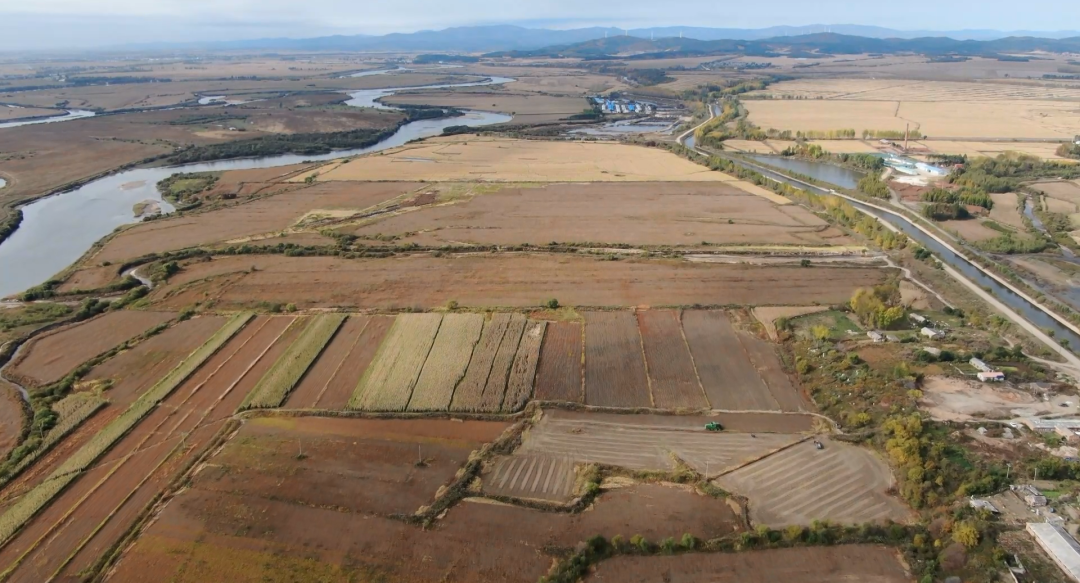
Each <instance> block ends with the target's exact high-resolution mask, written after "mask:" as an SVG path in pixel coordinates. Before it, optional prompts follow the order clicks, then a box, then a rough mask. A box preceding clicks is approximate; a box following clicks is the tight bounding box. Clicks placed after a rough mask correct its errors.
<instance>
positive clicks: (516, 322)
mask: <svg viewBox="0 0 1080 583" xmlns="http://www.w3.org/2000/svg"><path fill="white" fill-rule="evenodd" d="M524 332H525V316H522V315H521V314H510V322H509V323H508V324H507V325H506V332H504V333H503V338H502V342H500V343H499V350H497V351H496V352H495V360H493V361H491V372H490V373H488V378H487V383H485V384H484V395H483V396H482V397H481V398H480V408H479V410H480V411H483V412H485V413H495V412H497V411H499V410H500V409H501V408H502V402H503V398H505V397H506V384H507V383H508V382H509V381H510V367H512V366H513V365H514V356H515V355H517V351H518V346H519V345H520V344H521V335H522V333H524Z"/></svg>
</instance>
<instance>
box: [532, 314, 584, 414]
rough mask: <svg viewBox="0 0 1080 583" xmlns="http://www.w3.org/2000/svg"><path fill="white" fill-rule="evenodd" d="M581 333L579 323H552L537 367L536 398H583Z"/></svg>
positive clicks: (565, 399) (549, 325)
mask: <svg viewBox="0 0 1080 583" xmlns="http://www.w3.org/2000/svg"><path fill="white" fill-rule="evenodd" d="M582 342H583V340H582V335H581V324H580V323H578V322H549V323H548V325H547V333H546V334H545V335H544V343H543V348H542V349H541V350H540V362H539V364H538V365H537V369H536V398H537V399H539V400H542V401H571V402H576V403H581V402H582V401H583V400H584V394H583V389H582V386H583V385H582V382H583V381H582V374H583V370H584V369H583V368H582V360H581V358H582V356H581V346H582Z"/></svg>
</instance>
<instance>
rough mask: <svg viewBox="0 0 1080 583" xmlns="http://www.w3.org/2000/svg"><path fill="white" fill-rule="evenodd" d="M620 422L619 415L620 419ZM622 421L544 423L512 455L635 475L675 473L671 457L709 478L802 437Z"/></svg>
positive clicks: (548, 418) (631, 418) (553, 419)
mask: <svg viewBox="0 0 1080 583" xmlns="http://www.w3.org/2000/svg"><path fill="white" fill-rule="evenodd" d="M620 417H623V416H620ZM625 417H626V418H627V419H626V420H625V421H618V422H615V421H609V420H606V419H607V418H601V419H603V420H601V419H593V418H590V417H583V418H558V417H554V416H552V415H547V414H545V416H544V418H543V419H542V420H541V421H540V423H538V424H537V425H536V426H534V427H533V428H532V429H531V430H530V431H529V433H528V434H526V436H525V439H524V441H523V442H522V444H521V447H520V448H518V450H517V452H516V453H515V455H526V454H528V455H533V454H537V455H539V454H542V455H549V456H556V457H567V458H569V459H572V460H574V461H578V462H585V463H591V462H599V463H605V464H612V465H617V466H622V467H626V468H630V469H635V470H670V469H674V462H673V460H672V457H671V455H672V454H675V455H677V456H678V457H679V458H680V459H682V460H683V461H685V462H686V463H688V464H689V465H690V466H692V467H693V468H694V469H696V470H698V471H700V472H704V471H705V470H706V465H707V466H708V468H707V469H708V471H709V473H710V475H713V474H717V473H720V472H723V471H724V470H725V469H727V468H733V467H736V466H739V465H741V464H743V463H745V462H746V461H750V460H753V459H756V458H759V457H761V456H762V455H764V454H766V453H768V452H770V451H773V450H775V449H778V448H781V447H784V446H786V445H789V444H791V443H794V442H796V441H798V440H800V439H803V438H804V437H805V436H803V435H799V434H789V433H759V434H756V436H755V437H751V434H749V433H734V432H720V433H713V432H708V431H705V429H704V427H697V426H695V427H665V426H657V425H650V424H645V423H642V422H640V421H638V420H637V419H635V416H632V415H628V416H625Z"/></svg>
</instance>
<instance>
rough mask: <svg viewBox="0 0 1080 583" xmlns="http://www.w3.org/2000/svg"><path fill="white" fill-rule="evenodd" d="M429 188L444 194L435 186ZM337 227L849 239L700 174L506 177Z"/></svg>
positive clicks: (678, 240)
mask: <svg viewBox="0 0 1080 583" xmlns="http://www.w3.org/2000/svg"><path fill="white" fill-rule="evenodd" d="M429 190H430V191H432V192H434V193H436V196H439V197H441V196H442V191H441V190H440V187H439V186H437V185H436V186H432V187H430V189H429ZM340 230H341V232H346V233H350V234H355V235H360V236H368V237H371V236H375V235H377V234H382V235H396V236H399V237H401V240H402V241H407V242H413V243H417V244H420V245H432V246H441V245H461V244H476V245H520V244H522V243H529V244H531V245H546V244H547V243H549V242H551V241H560V242H585V241H590V242H594V243H608V244H627V245H687V246H690V245H695V246H696V245H700V244H701V242H702V241H707V242H709V243H712V244H726V243H730V244H750V243H769V244H775V245H847V244H850V243H851V239H850V238H849V237H848V236H847V235H845V234H844V233H843V232H842V231H840V230H839V229H837V228H835V227H832V226H830V225H829V224H828V223H827V222H825V221H824V220H823V219H821V218H820V217H818V216H816V215H814V214H813V213H811V212H810V211H808V210H807V209H805V208H804V207H801V206H798V205H791V204H788V205H777V204H775V203H774V202H772V201H770V200H769V199H767V198H765V197H762V196H758V195H756V194H752V193H748V192H746V190H744V189H742V188H740V187H739V186H738V185H735V184H731V183H701V182H694V183H685V182H682V183H679V182H664V183H656V182H643V183H629V184H610V183H592V184H547V185H529V186H521V185H506V186H503V187H501V188H500V187H492V188H490V189H489V190H488V191H486V192H481V193H479V194H475V195H474V196H472V197H469V198H459V199H456V200H455V202H454V204H436V205H432V206H428V207H426V208H423V209H420V210H415V211H412V212H404V213H399V214H395V215H386V216H385V217H384V218H376V219H372V220H370V221H368V222H365V224H364V225H363V226H360V227H353V228H342V229H340Z"/></svg>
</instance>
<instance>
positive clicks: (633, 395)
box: [584, 312, 653, 407]
mask: <svg viewBox="0 0 1080 583" xmlns="http://www.w3.org/2000/svg"><path fill="white" fill-rule="evenodd" d="M584 315H585V403H586V404H588V405H597V406H601V407H651V406H652V405H653V402H652V397H651V396H650V393H649V378H648V375H647V374H646V372H645V359H644V356H643V353H642V349H641V334H640V333H639V332H638V326H637V320H636V319H635V318H634V314H633V313H631V312H586V313H585V314H584Z"/></svg>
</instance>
